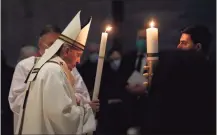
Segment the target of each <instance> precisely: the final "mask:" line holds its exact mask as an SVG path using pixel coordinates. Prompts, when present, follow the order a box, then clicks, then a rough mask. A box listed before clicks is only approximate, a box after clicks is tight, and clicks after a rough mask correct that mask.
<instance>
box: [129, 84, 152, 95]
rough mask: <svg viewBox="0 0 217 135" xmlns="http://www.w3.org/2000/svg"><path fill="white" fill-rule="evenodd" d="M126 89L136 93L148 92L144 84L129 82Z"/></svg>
mask: <svg viewBox="0 0 217 135" xmlns="http://www.w3.org/2000/svg"><path fill="white" fill-rule="evenodd" d="M126 89H127V90H128V91H129V92H131V93H135V94H147V93H148V91H147V88H146V86H145V85H144V84H128V85H127V86H126Z"/></svg>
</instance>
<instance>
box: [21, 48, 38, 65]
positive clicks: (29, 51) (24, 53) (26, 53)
mask: <svg viewBox="0 0 217 135" xmlns="http://www.w3.org/2000/svg"><path fill="white" fill-rule="evenodd" d="M37 51H38V49H37V48H36V47H34V46H32V45H28V46H24V47H22V48H21V49H20V55H19V59H18V62H19V61H21V60H23V59H26V58H28V57H31V56H34V55H35V54H36V53H37Z"/></svg>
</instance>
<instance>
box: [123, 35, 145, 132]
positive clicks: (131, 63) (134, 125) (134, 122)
mask: <svg viewBox="0 0 217 135" xmlns="http://www.w3.org/2000/svg"><path fill="white" fill-rule="evenodd" d="M135 46H136V50H134V51H131V52H128V53H126V54H125V55H124V56H123V57H122V64H121V66H120V69H119V70H120V72H121V73H120V74H121V77H122V78H121V86H122V89H123V90H124V97H123V98H124V106H125V110H124V111H125V112H126V119H128V122H127V123H126V127H127V131H126V132H128V131H129V132H131V130H137V131H138V130H139V125H141V124H140V123H141V122H142V121H140V118H139V116H141V115H144V114H145V113H146V112H145V111H144V110H141V109H142V108H145V106H146V104H144V103H146V100H147V91H146V87H145V86H144V84H129V83H128V82H127V81H128V79H129V78H130V76H131V75H132V73H133V72H136V71H137V72H139V73H140V74H141V75H142V74H143V73H145V72H147V71H146V70H144V66H145V65H146V64H147V62H146V52H147V46H146V36H145V31H140V32H138V35H137V38H136V42H135ZM142 100H144V101H142ZM129 108H130V109H129ZM142 113H143V114H142ZM133 132H134V131H133Z"/></svg>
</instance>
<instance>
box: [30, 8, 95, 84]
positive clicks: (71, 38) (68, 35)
mask: <svg viewBox="0 0 217 135" xmlns="http://www.w3.org/2000/svg"><path fill="white" fill-rule="evenodd" d="M80 13H81V11H79V12H78V13H77V14H76V16H75V17H74V18H73V19H72V21H71V22H70V23H69V24H68V26H67V27H66V28H65V29H64V31H63V32H62V33H61V35H60V36H59V38H58V39H57V40H56V41H55V42H54V43H53V45H52V46H51V47H49V49H47V50H46V52H45V53H44V54H43V55H42V57H41V58H40V60H39V61H38V62H37V63H36V65H35V66H34V68H33V70H32V73H31V74H30V76H29V78H28V82H30V81H33V80H34V79H35V77H36V75H37V73H38V71H39V70H40V68H41V67H42V66H43V65H44V64H45V63H46V62H47V61H48V60H50V59H51V58H52V57H53V56H54V55H55V54H56V53H57V52H58V50H59V49H60V48H61V46H62V45H63V43H68V44H70V45H71V46H73V47H75V48H76V49H80V50H84V47H85V44H86V41H87V36H88V32H89V28H90V24H91V21H92V17H90V20H89V22H88V23H87V24H86V25H85V26H84V27H83V28H81V22H80Z"/></svg>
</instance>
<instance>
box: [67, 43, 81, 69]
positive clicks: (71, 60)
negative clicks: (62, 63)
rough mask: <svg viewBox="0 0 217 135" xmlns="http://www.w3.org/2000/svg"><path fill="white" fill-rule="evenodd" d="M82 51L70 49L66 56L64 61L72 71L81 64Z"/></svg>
mask: <svg viewBox="0 0 217 135" xmlns="http://www.w3.org/2000/svg"><path fill="white" fill-rule="evenodd" d="M82 53H83V51H82V50H76V49H74V48H72V47H70V48H69V50H68V51H66V52H65V54H64V59H65V60H66V63H67V65H68V67H69V69H70V70H72V68H74V67H75V66H76V64H77V63H80V57H81V55H82Z"/></svg>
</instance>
